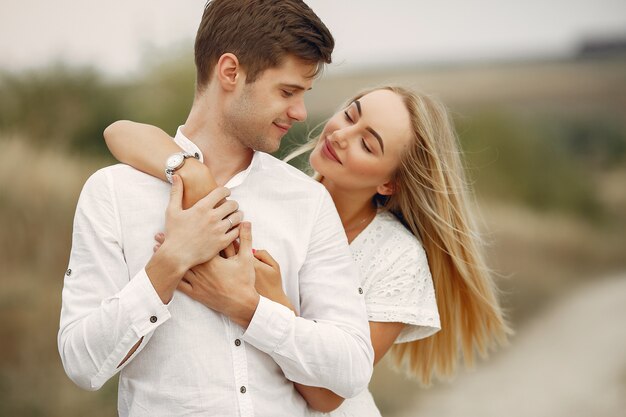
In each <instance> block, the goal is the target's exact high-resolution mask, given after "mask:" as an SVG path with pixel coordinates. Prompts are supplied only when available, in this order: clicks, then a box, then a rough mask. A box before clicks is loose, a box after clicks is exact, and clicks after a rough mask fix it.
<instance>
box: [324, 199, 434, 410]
mask: <svg viewBox="0 0 626 417" xmlns="http://www.w3.org/2000/svg"><path fill="white" fill-rule="evenodd" d="M350 249H351V250H352V257H353V259H354V261H355V262H356V263H357V265H358V266H359V270H360V273H361V286H362V289H363V292H364V293H365V303H366V307H367V311H368V316H369V320H370V321H377V322H400V323H406V326H405V328H404V329H403V330H402V332H401V333H400V335H399V336H398V338H397V339H396V341H395V343H403V342H411V341H413V340H418V339H422V338H424V337H428V336H430V335H432V334H433V333H436V332H437V331H438V330H440V329H441V325H440V323H439V312H438V310H437V303H436V301H435V291H434V287H433V281H432V277H431V275H430V269H429V267H428V260H427V259H426V252H424V248H423V247H422V245H421V243H420V242H419V241H418V240H417V239H416V238H415V236H413V234H411V233H410V232H409V231H408V230H407V229H406V228H405V227H404V226H403V225H402V223H400V222H399V221H398V220H397V219H396V218H395V216H394V215H393V214H391V213H389V212H387V211H379V213H378V214H377V215H376V217H375V218H374V220H372V222H371V223H370V224H369V225H368V226H367V227H366V228H365V230H363V231H362V232H361V233H360V234H359V235H358V236H357V237H356V238H355V239H354V240H353V241H352V243H351V244H350ZM318 415H319V414H318ZM326 415H330V416H332V417H380V412H379V411H378V408H377V407H376V404H375V403H374V399H373V398H372V395H371V394H370V392H369V391H368V390H364V391H363V392H361V393H360V394H359V395H357V396H356V397H354V398H349V399H347V400H345V401H344V402H343V404H342V405H341V406H340V407H339V408H338V409H336V410H335V411H333V412H332V413H330V414H326Z"/></svg>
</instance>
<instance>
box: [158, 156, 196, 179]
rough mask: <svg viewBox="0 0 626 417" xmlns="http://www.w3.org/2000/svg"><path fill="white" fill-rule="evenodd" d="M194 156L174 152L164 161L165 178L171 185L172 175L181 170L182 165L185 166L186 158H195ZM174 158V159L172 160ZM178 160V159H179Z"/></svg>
mask: <svg viewBox="0 0 626 417" xmlns="http://www.w3.org/2000/svg"><path fill="white" fill-rule="evenodd" d="M195 157H196V156H195V155H192V154H190V153H188V152H175V153H173V154H171V155H170V156H168V157H167V159H166V160H165V178H167V181H168V182H169V183H170V184H171V183H172V175H174V173H175V172H176V171H177V170H179V169H181V168H182V167H183V165H185V160H186V159H187V158H195ZM174 158H176V159H174ZM179 158H180V159H179Z"/></svg>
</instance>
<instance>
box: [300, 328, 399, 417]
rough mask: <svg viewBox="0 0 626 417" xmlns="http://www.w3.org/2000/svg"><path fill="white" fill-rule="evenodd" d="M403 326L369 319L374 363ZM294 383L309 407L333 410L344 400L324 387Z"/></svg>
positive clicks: (386, 349) (327, 411)
mask: <svg viewBox="0 0 626 417" xmlns="http://www.w3.org/2000/svg"><path fill="white" fill-rule="evenodd" d="M403 328H404V323H383V322H374V321H370V336H371V338H372V347H373V348H374V365H376V364H377V363H378V361H380V360H381V359H382V358H383V356H385V354H386V353H387V351H388V350H389V348H391V346H392V345H393V342H394V341H395V340H396V338H397V337H398V335H399V334H400V332H401V331H402V329H403ZM294 385H295V387H296V389H297V390H298V392H299V393H300V395H302V397H303V398H304V399H305V400H306V402H307V404H308V405H309V407H311V408H312V409H314V410H317V411H321V412H323V413H329V412H331V411H333V410H335V409H336V408H337V407H339V406H340V405H341V403H343V401H344V398H343V397H340V396H339V395H337V394H335V393H334V392H332V391H330V390H328V389H325V388H319V387H309V386H306V385H301V384H294Z"/></svg>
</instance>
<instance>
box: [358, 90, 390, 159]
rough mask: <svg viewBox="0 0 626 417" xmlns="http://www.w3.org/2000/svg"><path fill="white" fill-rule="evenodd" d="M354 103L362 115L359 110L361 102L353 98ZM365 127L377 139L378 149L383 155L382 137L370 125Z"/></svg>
mask: <svg viewBox="0 0 626 417" xmlns="http://www.w3.org/2000/svg"><path fill="white" fill-rule="evenodd" d="M354 104H356V110H357V111H358V112H359V117H360V116H362V115H363V114H362V112H361V102H360V101H359V100H354ZM366 129H367V131H368V132H370V133H371V134H372V135H373V136H374V137H375V138H376V140H377V141H378V144H379V145H380V150H381V151H382V152H383V155H384V154H385V145H383V138H381V137H380V135H379V134H378V132H377V131H375V130H374V129H372V128H371V127H369V126H368V127H366Z"/></svg>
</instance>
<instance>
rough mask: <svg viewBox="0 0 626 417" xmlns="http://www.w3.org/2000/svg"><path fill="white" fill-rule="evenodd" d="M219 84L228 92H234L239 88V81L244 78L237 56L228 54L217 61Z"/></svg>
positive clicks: (216, 70) (216, 68) (216, 69)
mask: <svg viewBox="0 0 626 417" xmlns="http://www.w3.org/2000/svg"><path fill="white" fill-rule="evenodd" d="M215 72H216V74H215V75H216V77H217V82H218V83H219V84H220V85H221V86H222V88H223V89H225V90H227V91H232V90H234V89H235V88H236V87H237V83H238V81H239V79H240V78H241V77H242V76H243V77H245V75H244V74H242V69H241V66H240V65H239V59H237V56H236V55H235V54H231V53H230V52H227V53H225V54H223V55H222V56H221V57H220V59H219V60H218V61H217V65H216V66H215Z"/></svg>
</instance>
